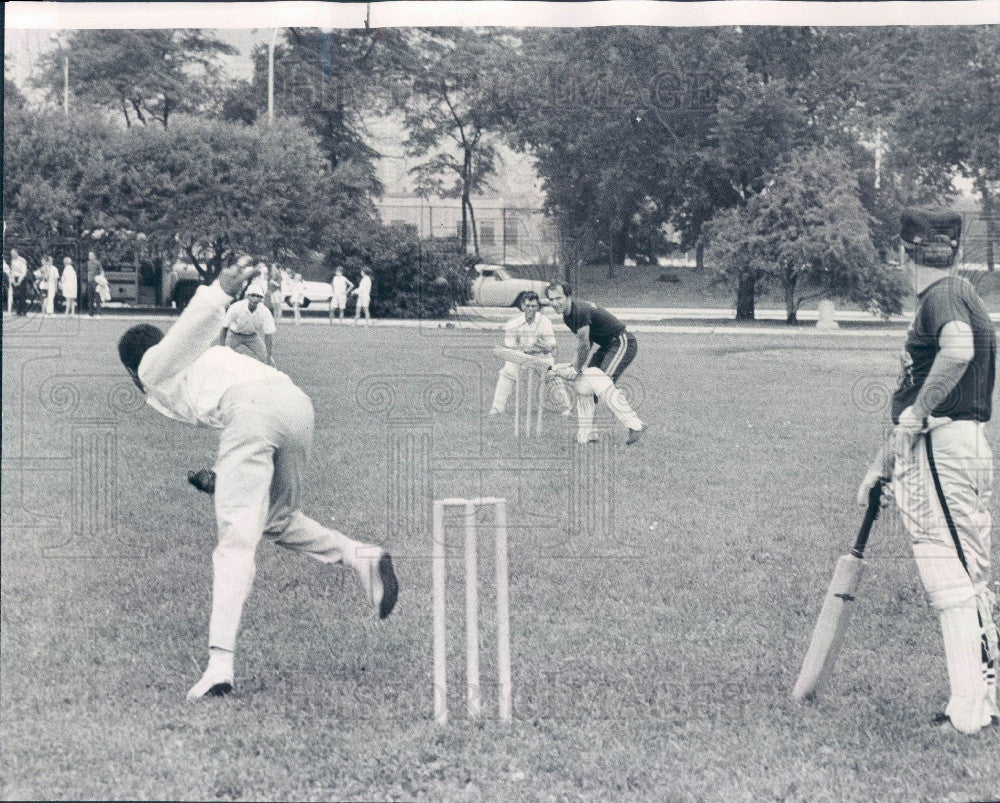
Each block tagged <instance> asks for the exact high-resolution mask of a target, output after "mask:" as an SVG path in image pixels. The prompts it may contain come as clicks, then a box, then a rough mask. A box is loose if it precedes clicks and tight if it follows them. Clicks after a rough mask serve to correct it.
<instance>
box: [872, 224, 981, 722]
mask: <svg viewBox="0 0 1000 803" xmlns="http://www.w3.org/2000/svg"><path fill="white" fill-rule="evenodd" d="M919 214H921V215H924V216H926V215H927V213H919ZM952 217H954V216H949V215H946V214H941V213H937V215H930V216H929V217H927V218H926V222H927V223H929V224H931V234H932V233H933V224H934V222H935V221H936V220H937V221H938V222H941V219H943V221H944V223H947V222H948V221H949V220H951V218H952ZM906 218H907V215H904V243H905V242H906V236H905V235H906V230H907V229H906V225H905V221H906ZM921 219H923V218H921ZM958 225H959V226H960V219H959V223H958ZM929 239H930V236H928V235H927V234H925V235H924V236H923V237H920V240H923V241H924V242H927V241H928V240H929ZM957 246H958V241H957V235H956V236H955V238H954V242H953V244H952V245H951V247H952V249H953V250H952V255H951V259H953V258H954V249H957ZM925 248H926V246H925V245H917V246H914V247H913V248H912V249H911V244H908V246H907V250H912V251H913V252H914V283H915V289H916V292H917V294H918V295H917V297H918V306H917V312H916V316H915V317H914V320H913V323H912V324H911V326H910V330H909V332H908V334H907V338H906V347H905V349H904V351H903V354H902V369H903V370H902V376H901V378H900V384H899V388H898V389H897V390H896V392H895V395H894V396H893V402H892V421H893V424H895V428H894V429H893V432H892V436H891V438H890V441H889V443H888V444H887V446H886V447H885V448H883V450H882V452H881V453H880V454H879V456H878V457H877V458H876V460H875V461H874V462H873V463H872V465H871V467H870V468H869V469H868V472H867V474H866V475H865V478H864V480H863V481H862V483H861V487H860V488H859V491H858V498H859V501H861V500H862V497H863V496H864V497H867V493H868V489H869V488H871V487H872V485H873V484H874V482H875V481H876V479H877V478H878V477H879V476H891V477H892V489H893V494H894V496H895V501H896V504H897V506H898V508H899V511H900V514H901V516H902V518H903V522H904V524H905V526H906V529H907V531H908V532H909V534H910V537H911V540H912V544H913V554H914V557H915V559H916V564H917V569H918V571H919V573H920V579H921V581H922V582H923V585H924V588H925V589H926V591H927V596H928V597H929V599H930V602H931V605H932V607H933V608H934V609H935V610H936V611H937V612H938V617H939V621H940V625H941V635H942V636H943V638H944V652H945V659H946V661H947V666H948V682H949V685H950V690H951V695H950V699H949V701H948V705H947V707H946V709H945V711H944V713H943V714H940V715H938V717H937V718H936V720H935V721H938V722H941V723H946V722H950V723H951V724H952V725H953V726H954V727H955V728H956V729H957V730H959V731H961V732H962V733H966V734H974V733H977V732H978V731H979V730H980V729H981V728H983V727H985V726H987V725H989V724H991V722H993V723H994V724H997V723H1000V711H998V710H997V686H996V683H997V678H996V669H997V641H998V637H997V628H996V624H995V622H994V619H993V607H994V605H995V603H996V598H995V596H994V594H993V592H992V590H991V589H990V587H989V586H990V529H991V525H992V522H991V518H990V512H989V500H990V495H991V493H992V485H993V455H992V453H991V451H990V446H989V442H988V440H987V437H986V422H987V421H989V420H990V417H991V415H992V403H993V385H994V372H995V367H996V335H995V333H994V328H993V323H992V321H991V320H990V317H989V314H988V313H987V310H986V308H985V306H984V305H983V302H982V300H981V299H980V298H979V296H978V295H977V294H976V291H975V289H974V288H973V286H972V285H971V284H970V283H969V282H967V281H966V280H965V279H963V278H961V277H959V276H955V275H951V274H950V273H949V271H948V269H947V268H946V267H935V265H940V264H941V263H942V262H945V264H950V261H951V260H950V259H948V260H943V259H941V258H940V257H939V258H937V259H934V260H932V264H926V261H927V260H926V259H925V260H922V259H921V255H922V253H923V251H924V249H925ZM922 261H923V262H924V264H921V262H922Z"/></svg>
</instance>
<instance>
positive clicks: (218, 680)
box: [187, 666, 233, 700]
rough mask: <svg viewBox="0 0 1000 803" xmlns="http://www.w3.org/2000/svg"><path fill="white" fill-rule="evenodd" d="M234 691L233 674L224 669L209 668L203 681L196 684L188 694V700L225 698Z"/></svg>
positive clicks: (202, 678)
mask: <svg viewBox="0 0 1000 803" xmlns="http://www.w3.org/2000/svg"><path fill="white" fill-rule="evenodd" d="M232 690H233V674H232V672H228V671H226V670H224V669H219V668H216V667H211V666H210V667H209V668H208V669H206V670H205V674H204V675H202V676H201V680H199V681H198V682H197V683H195V684H194V685H193V686H192V687H191V689H190V690H189V691H188V693H187V699H188V700H200V699H202V698H203V697H223V696H225V695H227V694H229V692H231V691H232Z"/></svg>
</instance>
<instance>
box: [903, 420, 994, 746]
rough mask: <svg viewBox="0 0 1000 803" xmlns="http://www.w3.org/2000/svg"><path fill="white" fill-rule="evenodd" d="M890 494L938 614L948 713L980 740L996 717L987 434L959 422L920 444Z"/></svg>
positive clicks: (990, 468)
mask: <svg viewBox="0 0 1000 803" xmlns="http://www.w3.org/2000/svg"><path fill="white" fill-rule="evenodd" d="M893 490H894V494H895V499H896V504H897V506H898V507H899V511H900V514H901V516H902V518H903V523H904V524H905V526H906V529H907V532H908V533H909V535H910V538H911V540H912V542H913V554H914V557H915V559H916V563H917V569H918V571H919V572H920V579H921V581H922V582H923V585H924V588H925V590H926V591H927V596H928V598H929V599H930V602H931V605H932V607H933V608H934V609H935V610H936V611H937V612H938V616H939V620H940V626H941V634H942V637H943V640H944V647H945V659H946V661H947V665H948V681H949V685H950V688H951V697H950V699H949V702H948V706H947V708H946V709H945V713H946V714H948V716H949V717H950V718H951V721H952V724H954V726H955V727H956V728H957V729H958V730H960V731H962V732H964V733H975V732H977V731H978V730H979V729H980V728H981V727H983V726H985V725H988V724H989V722H990V717H991V716H996V715H998V713H1000V712H998V710H997V702H996V667H997V652H998V646H997V641H998V636H997V629H996V625H995V622H994V619H993V611H992V608H993V595H992V593H991V591H990V589H989V583H990V540H991V539H990V531H991V528H992V519H991V516H990V511H989V501H990V496H991V495H992V491H993V455H992V452H991V451H990V446H989V443H988V441H987V438H986V428H985V426H984V425H983V424H979V423H976V422H974V421H954V422H952V423H950V424H945V425H944V426H941V427H938V428H937V429H934V430H932V431H931V432H929V433H928V434H927V435H924V436H921V437H919V438H918V440H917V443H916V444H915V446H914V448H913V453H912V455H911V457H910V459H909V460H907V461H906V462H905V463H902V464H900V465H897V466H896V468H895V471H894V476H893Z"/></svg>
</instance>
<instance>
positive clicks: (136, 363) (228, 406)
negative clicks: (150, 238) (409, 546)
mask: <svg viewBox="0 0 1000 803" xmlns="http://www.w3.org/2000/svg"><path fill="white" fill-rule="evenodd" d="M255 272H256V268H253V267H236V266H234V267H232V268H227V269H225V270H223V271H222V273H221V274H220V276H219V278H218V280H217V281H216V282H215V284H213V285H211V286H210V287H199V288H198V291H197V293H195V295H194V298H193V299H192V300H191V303H190V304H188V306H187V308H186V309H185V310H184V312H183V314H182V315H181V317H180V319H179V320H178V321H177V323H176V324H174V326H173V327H172V328H171V329H170V331H169V332H167V334H166V335H164V334H163V332H161V331H160V330H159V329H157V328H156V327H155V326H151V325H149V324H140V325H138V326H133V327H132V328H131V329H129V330H128V331H127V332H125V334H124V335H123V336H122V338H121V340H120V341H119V343H118V353H119V356H120V357H121V361H122V363H124V365H125V367H126V369H127V370H128V372H129V374H130V375H131V377H132V380H133V381H134V382H135V384H136V386H137V387H138V388H139V390H141V391H142V392H143V393H144V394H145V395H146V397H147V400H148V402H149V404H150V406H151V407H153V409H155V410H157V411H158V412H160V413H162V414H163V415H165V416H167V417H168V418H173V419H175V420H178V421H182V422H184V423H187V424H194V425H201V426H210V427H215V428H216V429H221V430H222V435H221V438H220V440H219V456H218V459H217V461H216V464H215V472H216V483H215V516H216V521H217V524H218V530H219V543H218V546H217V547H216V549H215V552H214V553H213V555H212V565H213V580H212V614H211V619H210V621H209V627H208V638H209V640H208V644H209V658H208V668H207V669H206V670H205V674H204V675H203V676H202V678H201V680H199V681H198V682H197V683H196V684H195V685H194V686H193V687H192V688H191V690H190V691H189V692H188V695H187V696H188V699H189V700H193V699H197V698H200V697H204V696H206V695H220V694H225V693H227V692H229V691H231V690H232V688H233V651H234V649H235V647H236V632H237V630H238V628H239V623H240V617H241V615H242V612H243V604H244V602H245V601H246V598H247V595H248V594H249V593H250V587H251V585H252V583H253V578H254V572H255V561H254V555H255V552H256V550H257V544H258V543H259V542H260V540H261V538H262V537H265V536H266V537H267V538H268V540H270V541H272V542H274V543H276V544H279V545H280V546H283V547H287V548H288V549H291V550H294V551H296V552H301V553H303V554H305V555H309V556H311V557H313V558H315V559H316V560H318V561H320V562H321V563H344V564H345V565H347V566H349V567H350V568H352V569H354V570H355V571H356V572H358V574H359V575H360V577H361V582H362V584H363V586H364V588H365V590H366V592H367V593H368V598H369V602H370V603H371V604H372V605H374V607H375V609H376V610H377V611H378V614H379V617H380V618H385V617H386V616H388V615H389V613H390V612H391V611H392V608H393V606H394V605H395V602H396V596H397V588H398V586H397V581H396V576H395V574H394V572H393V569H392V560H391V558H390V557H389V553H388V552H386V551H385V550H383V549H380V548H378V547H374V546H371V545H369V544H364V543H361V542H359V541H353V540H351V539H350V538H348V537H347V536H346V535H344V534H342V533H339V532H337V531H336V530H330V529H328V528H326V527H323V526H322V525H320V524H318V523H317V522H315V521H313V520H312V519H310V518H309V517H308V516H306V515H305V514H304V513H302V511H301V510H300V509H299V504H300V499H301V490H302V481H303V479H304V475H305V468H306V462H307V460H308V457H309V451H310V449H311V448H312V437H313V407H312V403H311V402H310V400H309V397H308V396H307V395H306V394H305V393H303V392H302V391H301V390H300V389H299V388H298V387H296V386H295V384H294V383H293V382H292V380H291V379H289V378H288V377H287V376H286V375H285V374H283V373H281V372H280V371H278V370H276V369H274V368H272V367H271V366H269V365H265V364H263V363H261V362H259V361H258V360H255V359H254V358H252V357H248V356H246V355H244V354H239V353H237V352H235V351H233V350H232V349H229V348H226V347H225V346H219V345H217V343H218V340H219V333H220V331H221V329H222V325H223V322H224V320H225V310H226V307H227V306H228V305H229V303H230V302H231V301H232V300H233V297H234V296H235V295H236V294H237V293H238V292H239V290H240V288H241V287H242V285H243V283H244V282H245V281H246V280H247V279H249V278H250V276H252V275H253V273H255Z"/></svg>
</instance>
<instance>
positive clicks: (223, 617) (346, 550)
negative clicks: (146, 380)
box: [208, 378, 374, 650]
mask: <svg viewBox="0 0 1000 803" xmlns="http://www.w3.org/2000/svg"><path fill="white" fill-rule="evenodd" d="M220 410H221V412H222V416H223V421H224V422H225V428H224V429H223V431H222V437H221V439H220V440H219V456H218V459H217V461H216V463H215V472H216V481H215V516H216V520H217V523H218V528H219V544H218V546H217V547H216V548H215V552H214V553H213V555H212V567H213V579H212V615H211V620H210V622H209V628H208V638H209V647H219V648H222V649H225V650H233V649H234V648H235V645H236V632H237V630H238V629H239V624H240V617H241V616H242V613H243V603H244V602H245V601H246V598H247V596H248V595H249V593H250V588H251V586H252V585H253V578H254V572H255V561H254V554H255V552H256V550H257V544H258V543H259V542H260V540H261V538H262V537H263V536H265V535H266V536H267V537H268V538H269V539H271V540H273V541H274V542H275V543H277V544H280V545H281V546H283V547H287V548H289V549H293V550H295V551H297V552H302V553H305V554H307V555H310V556H311V557H313V558H315V559H316V560H319V561H321V562H322V563H338V562H341V561H343V562H345V563H346V564H347V565H349V566H352V567H353V566H356V565H357V563H358V560H359V558H362V557H365V556H370V555H371V554H372V552H371V550H373V549H374V547H372V546H371V545H369V544H363V543H361V542H359V541H353V540H351V539H350V538H348V537H347V536H345V535H344V534H342V533H339V532H337V531H336V530H331V529H329V528H327V527H324V526H322V525H321V524H319V523H317V522H315V521H313V520H312V519H310V518H309V517H308V516H306V515H305V514H303V513H302V511H301V510H300V509H299V503H300V496H301V487H302V480H303V476H304V474H305V468H306V463H307V461H308V459H309V453H310V451H311V449H312V437H313V407H312V402H311V401H310V400H309V397H308V396H307V395H306V394H305V393H303V392H302V391H301V390H300V389H299V388H297V387H296V386H295V385H294V384H293V383H292V381H291V380H290V379H287V378H283V379H281V380H279V381H276V382H273V383H268V384H266V385H260V384H259V383H248V384H243V385H237V386H235V387H233V388H230V389H229V390H228V391H227V392H226V395H225V396H223V399H222V402H221V404H220Z"/></svg>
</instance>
